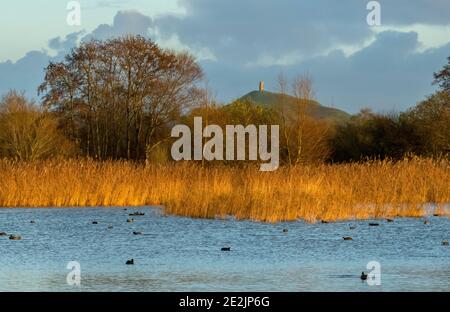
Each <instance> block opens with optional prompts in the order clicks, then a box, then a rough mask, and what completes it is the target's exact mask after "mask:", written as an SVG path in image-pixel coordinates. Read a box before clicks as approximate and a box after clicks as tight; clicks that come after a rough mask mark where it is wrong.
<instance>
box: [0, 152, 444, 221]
mask: <svg viewBox="0 0 450 312" xmlns="http://www.w3.org/2000/svg"><path fill="white" fill-rule="evenodd" d="M449 181H450V162H449V161H446V160H430V159H418V158H416V159H409V160H404V161H400V162H390V161H371V162H365V163H353V164H343V165H311V166H298V167H294V168H280V169H279V170H278V171H276V172H271V173H267V172H259V171H258V168H257V167H245V168H236V167H230V166H210V167H205V168H203V167H201V166H199V165H198V164H193V163H188V164H187V163H179V164H168V165H164V166H158V165H148V166H146V165H143V164H142V165H141V164H134V163H130V162H95V161H90V160H67V161H57V160H52V161H44V162H32V163H26V162H13V161H8V160H0V207H85V206H105V207H109V206H150V205H162V206H164V207H165V212H166V213H167V214H173V215H180V216H188V217H195V218H217V217H219V218H221V217H227V216H234V217H236V218H237V219H250V220H256V221H264V222H277V221H292V220H297V219H303V220H306V221H308V222H315V221H317V220H328V221H336V220H344V219H367V218H381V217H420V216H424V215H425V214H426V213H427V211H426V204H427V203H433V204H436V205H437V209H436V210H435V211H437V212H439V213H440V214H442V215H446V216H449V210H448V207H449V206H448V204H449V203H450V187H449Z"/></svg>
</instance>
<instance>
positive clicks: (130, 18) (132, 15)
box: [83, 10, 153, 40]
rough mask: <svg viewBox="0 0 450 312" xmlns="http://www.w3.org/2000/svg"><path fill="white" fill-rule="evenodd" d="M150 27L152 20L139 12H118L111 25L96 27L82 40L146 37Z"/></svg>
mask: <svg viewBox="0 0 450 312" xmlns="http://www.w3.org/2000/svg"><path fill="white" fill-rule="evenodd" d="M152 26H153V21H152V19H151V18H150V17H148V16H146V15H144V14H142V13H140V12H137V11H134V10H130V11H119V12H117V14H116V16H115V17H114V21H113V23H112V25H109V24H102V25H100V26H98V27H97V28H96V29H95V30H94V31H92V33H90V34H88V35H87V36H86V37H85V38H83V40H90V39H92V38H95V39H99V40H104V39H108V38H111V37H117V36H125V35H130V34H133V35H141V36H148V34H149V30H150V28H151V27H152Z"/></svg>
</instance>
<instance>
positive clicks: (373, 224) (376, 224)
mask: <svg viewBox="0 0 450 312" xmlns="http://www.w3.org/2000/svg"><path fill="white" fill-rule="evenodd" d="M379 225H380V224H379V223H375V222H374V223H369V226H379Z"/></svg>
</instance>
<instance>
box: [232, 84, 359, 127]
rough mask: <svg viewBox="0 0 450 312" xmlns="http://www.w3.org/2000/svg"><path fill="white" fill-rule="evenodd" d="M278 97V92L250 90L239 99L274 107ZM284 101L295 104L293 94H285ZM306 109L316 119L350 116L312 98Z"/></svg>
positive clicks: (335, 118) (342, 118)
mask: <svg viewBox="0 0 450 312" xmlns="http://www.w3.org/2000/svg"><path fill="white" fill-rule="evenodd" d="M280 98H282V96H281V94H279V93H275V92H270V91H252V92H250V93H247V94H246V95H244V96H242V97H241V98H240V99H239V100H241V101H243V100H250V101H252V102H254V103H256V104H258V105H262V106H265V107H276V106H277V105H280ZM284 103H286V105H288V106H289V107H293V106H294V105H295V98H294V97H293V96H290V95H286V96H285V100H284ZM307 111H308V113H309V114H310V115H311V116H313V117H315V118H318V119H333V120H337V121H342V120H346V119H348V118H349V117H350V114H348V113H346V112H344V111H342V110H340V109H337V108H333V107H327V106H323V105H321V104H320V103H319V102H317V101H313V100H311V101H309V102H308V108H307Z"/></svg>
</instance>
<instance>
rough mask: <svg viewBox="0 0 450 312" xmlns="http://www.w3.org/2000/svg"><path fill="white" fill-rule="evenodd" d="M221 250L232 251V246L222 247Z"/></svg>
mask: <svg viewBox="0 0 450 312" xmlns="http://www.w3.org/2000/svg"><path fill="white" fill-rule="evenodd" d="M221 251H231V247H222V249H221Z"/></svg>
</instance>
